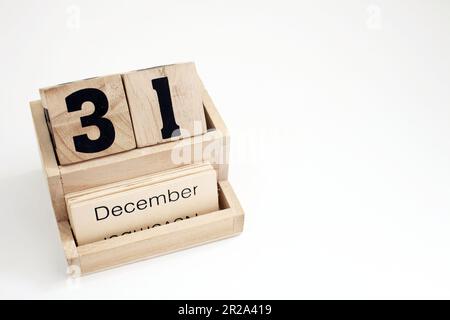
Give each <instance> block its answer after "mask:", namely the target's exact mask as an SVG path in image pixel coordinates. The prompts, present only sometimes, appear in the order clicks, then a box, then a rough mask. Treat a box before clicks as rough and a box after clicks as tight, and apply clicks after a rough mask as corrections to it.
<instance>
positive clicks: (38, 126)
mask: <svg viewBox="0 0 450 320" xmlns="http://www.w3.org/2000/svg"><path fill="white" fill-rule="evenodd" d="M30 109H31V116H32V118H33V123H34V128H35V132H36V137H37V141H38V146H39V154H40V156H41V162H42V167H43V169H44V174H45V176H46V179H47V185H48V190H49V192H50V198H51V201H52V206H53V211H54V213H55V217H56V220H57V221H63V220H67V210H66V203H65V201H64V191H63V186H62V181H61V176H60V171H59V166H58V163H57V161H56V157H55V153H54V151H53V145H52V141H51V137H50V133H49V130H48V128H47V123H46V120H45V114H44V109H43V107H42V104H41V102H40V101H32V102H30Z"/></svg>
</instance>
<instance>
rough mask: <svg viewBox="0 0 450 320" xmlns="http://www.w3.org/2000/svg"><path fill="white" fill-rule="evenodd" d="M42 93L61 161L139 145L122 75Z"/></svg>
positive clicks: (94, 156) (64, 162)
mask: <svg viewBox="0 0 450 320" xmlns="http://www.w3.org/2000/svg"><path fill="white" fill-rule="evenodd" d="M40 93H41V98H42V102H43V104H44V107H45V108H46V109H47V110H48V115H49V121H50V125H51V131H52V133H53V138H54V143H55V148H56V153H57V156H58V159H59V162H60V164H63V165H64V164H70V163H75V162H80V161H84V160H88V159H93V158H98V157H102V156H107V155H111V154H114V153H118V152H122V151H126V150H130V149H134V148H135V147H136V142H135V139H134V133H133V127H132V124H131V119H130V113H129V110H128V104H127V100H126V96H125V91H124V88H123V84H122V79H121V76H120V75H112V76H106V77H99V78H92V79H87V80H81V81H76V82H70V83H66V84H62V85H58V86H54V87H49V88H43V89H41V90H40Z"/></svg>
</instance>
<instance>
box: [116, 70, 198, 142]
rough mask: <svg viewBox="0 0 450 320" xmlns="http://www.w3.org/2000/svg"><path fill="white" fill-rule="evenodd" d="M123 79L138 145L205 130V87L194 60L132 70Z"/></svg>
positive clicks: (190, 134) (172, 138) (188, 135)
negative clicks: (203, 101)
mask: <svg viewBox="0 0 450 320" xmlns="http://www.w3.org/2000/svg"><path fill="white" fill-rule="evenodd" d="M122 78H123V82H124V85H125V89H126V92H127V97H128V103H129V107H130V112H131V117H132V121H133V127H134V133H135V136H136V142H137V146H138V147H146V146H151V145H155V144H157V143H161V142H165V141H169V140H174V139H180V138H185V137H190V136H194V135H199V134H203V133H205V132H206V122H205V116H204V112H203V105H202V91H203V90H202V86H201V82H200V79H199V77H198V75H197V72H196V70H195V65H194V64H193V63H184V64H174V65H168V66H160V67H155V68H149V69H143V70H138V71H132V72H129V73H125V74H123V75H122ZM155 81H156V82H155ZM159 82H162V83H159ZM158 83H159V84H158ZM166 86H168V88H167V89H168V91H167V90H166V91H167V92H166V91H164V90H165V88H166ZM164 92H166V93H167V96H165V95H164ZM170 107H171V108H170ZM164 114H166V116H163V115H164ZM164 117H165V118H166V119H167V120H166V121H163V119H164ZM173 118H174V119H173ZM173 121H175V123H173ZM174 130H175V132H174Z"/></svg>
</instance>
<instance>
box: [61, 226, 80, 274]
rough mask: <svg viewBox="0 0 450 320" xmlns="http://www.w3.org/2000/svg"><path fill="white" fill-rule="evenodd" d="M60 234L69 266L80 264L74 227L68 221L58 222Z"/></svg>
mask: <svg viewBox="0 0 450 320" xmlns="http://www.w3.org/2000/svg"><path fill="white" fill-rule="evenodd" d="M58 229H59V236H60V238H61V243H62V246H63V249H64V254H65V257H66V260H67V264H68V265H69V266H78V267H79V266H80V259H79V256H78V249H77V245H76V244H75V240H74V238H73V235H72V229H71V227H70V224H69V222H68V221H60V222H58Z"/></svg>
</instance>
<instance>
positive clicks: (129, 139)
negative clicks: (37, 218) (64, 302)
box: [30, 63, 244, 274]
mask: <svg viewBox="0 0 450 320" xmlns="http://www.w3.org/2000/svg"><path fill="white" fill-rule="evenodd" d="M40 94H41V100H38V101H33V102H31V103H30V105H31V113H32V116H33V121H34V125H35V129H36V135H37V139H38V144H39V149H40V153H41V159H42V165H43V169H44V172H45V175H46V178H47V182H48V187H49V191H50V196H51V201H52V206H53V210H54V213H55V218H56V220H57V224H58V229H59V233H60V238H61V242H62V245H63V248H64V252H65V256H66V259H67V262H68V264H69V266H71V267H76V268H77V269H78V270H79V271H80V273H81V274H86V273H91V272H95V271H99V270H103V269H107V268H111V267H114V266H118V265H122V264H126V263H129V262H133V261H137V260H141V259H145V258H150V257H153V256H157V255H162V254H165V253H169V252H173V251H177V250H180V249H184V248H188V247H192V246H195V245H199V244H203V243H207V242H210V241H214V240H219V239H222V238H226V237H230V236H233V235H236V234H239V233H240V232H242V230H243V224H244V212H243V210H242V208H241V206H240V204H239V201H238V199H237V197H236V195H235V194H234V192H233V189H232V187H231V185H230V184H229V182H228V180H227V177H228V153H229V134H228V131H227V128H226V126H225V124H224V123H223V121H222V119H221V117H220V115H219V113H218V111H217V110H216V108H215V106H214V103H213V102H212V100H211V98H210V96H209V95H208V92H207V91H206V89H205V88H204V86H203V84H202V82H201V80H200V78H199V77H198V75H197V72H196V69H195V66H194V64H193V63H183V64H173V65H167V66H160V67H154V68H148V69H143V70H137V71H132V72H127V73H123V74H116V75H110V76H105V77H97V78H91V79H86V80H81V81H75V82H70V83H65V84H61V85H57V86H53V87H48V88H43V89H41V90H40Z"/></svg>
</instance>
